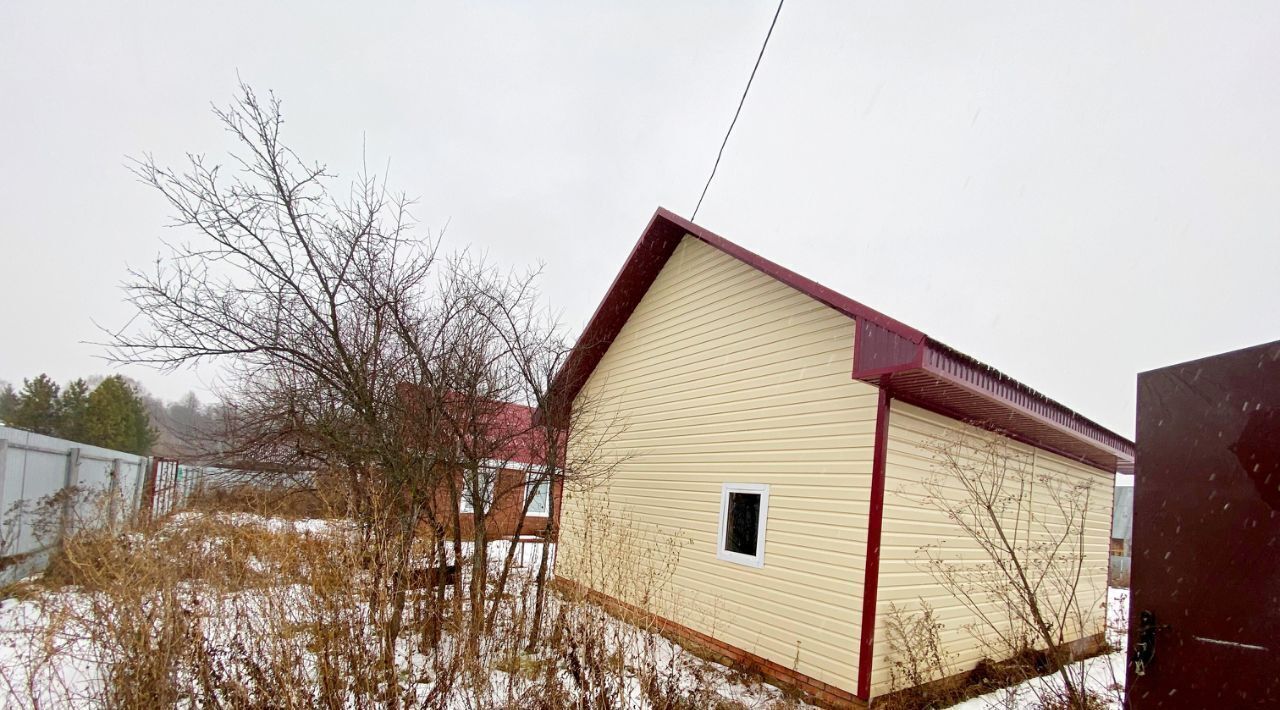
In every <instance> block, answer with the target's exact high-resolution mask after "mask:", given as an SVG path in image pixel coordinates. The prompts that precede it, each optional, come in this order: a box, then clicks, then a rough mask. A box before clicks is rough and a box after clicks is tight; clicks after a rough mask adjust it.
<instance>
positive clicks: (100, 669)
mask: <svg viewBox="0 0 1280 710" xmlns="http://www.w3.org/2000/svg"><path fill="white" fill-rule="evenodd" d="M210 519H213V520H216V521H217V522H219V523H223V524H229V525H231V526H236V527H241V526H245V527H251V528H254V529H260V530H262V531H266V532H269V533H279V534H284V535H295V536H298V537H299V538H306V537H308V536H327V535H341V534H343V532H344V530H345V529H347V526H346V525H344V524H342V523H339V522H333V521H324V520H284V519H274V518H262V517H260V516H255V515H250V514H243V513H221V514H197V513H184V514H179V515H176V516H174V517H173V518H171V519H170V520H169V521H168V522H167V524H166V527H165V528H162V529H161V530H160V531H159V532H156V533H152V534H153V535H154V536H156V537H153V538H152V539H151V540H143V539H141V537H140V536H141V533H133V534H131V535H130V538H134V537H137V539H130V540H128V541H127V544H149V543H154V542H155V540H156V539H157V538H166V537H170V538H171V537H175V536H180V535H182V534H183V533H184V531H186V532H189V533H190V532H193V531H200V533H199V535H195V536H193V538H194V539H193V542H192V544H191V545H190V546H189V547H188V548H186V549H189V550H191V554H192V555H195V556H202V557H201V559H217V558H218V557H219V556H221V555H224V554H225V553H226V551H227V548H228V546H230V545H234V544H236V543H235V541H234V540H231V539H219V538H216V537H214V538H212V539H211V538H209V537H208V534H207V528H202V527H200V526H201V524H202V523H205V522H208V520H210ZM508 544H509V543H506V542H495V543H493V544H492V545H491V546H490V547H489V549H488V553H489V556H490V560H491V566H494V567H496V566H499V565H500V563H501V560H502V559H503V558H505V555H506V553H507V551H508V549H509V547H508ZM517 545H518V548H517V550H516V552H517V555H516V564H517V566H518V569H517V571H516V572H515V574H516V575H521V574H526V575H527V574H528V573H529V570H531V569H535V568H536V567H537V564H538V561H539V557H540V555H541V549H542V546H541V543H539V542H534V541H531V540H521V541H519V542H518V543H517ZM463 552H464V554H470V552H471V550H470V546H469V545H468V546H466V547H464V550H463ZM244 564H245V565H246V566H247V567H249V568H250V569H251V570H252V571H254V572H257V573H270V572H272V571H273V570H274V569H276V568H275V567H273V566H272V564H271V562H270V560H262V559H257V558H254V557H253V556H252V555H250V556H249V557H248V559H247V560H245V562H244ZM195 584H200V583H195ZM195 584H193V587H194V586H195ZM525 588H526V589H527V586H526V587H525ZM196 596H197V595H195V594H193V595H192V600H193V601H191V602H189V604H190V613H192V614H195V615H198V616H200V617H201V618H203V619H205V621H204V622H203V628H204V634H205V638H208V639H209V640H210V643H211V646H212V647H213V648H215V649H217V648H219V647H222V648H227V649H231V648H235V647H239V648H241V649H243V648H244V646H241V645H240V644H243V643H245V642H246V640H248V641H250V642H253V641H257V640H261V638H262V636H263V634H262V633H261V632H250V633H249V634H248V635H247V636H246V635H244V633H243V631H244V629H243V628H241V629H237V628H235V627H236V625H237V624H241V625H245V624H247V625H249V626H253V625H255V624H257V623H258V621H257V619H260V618H266V617H267V612H268V610H270V609H278V608H279V607H280V606H281V605H285V606H289V607H296V608H297V609H305V608H306V607H307V605H308V604H314V603H315V597H314V596H313V595H310V594H308V590H307V587H306V584H305V582H304V583H302V584H299V583H298V580H287V581H285V582H283V583H282V584H281V585H279V586H277V587H275V588H273V589H262V588H254V587H246V588H243V589H239V590H232V591H230V592H227V591H226V590H223V591H222V592H221V593H218V592H211V593H202V594H200V595H199V596H200V599H199V601H195V598H196ZM96 601H97V603H98V604H99V606H94V602H95V599H94V598H93V597H92V595H90V594H88V593H86V592H84V591H82V590H80V589H79V588H74V587H64V588H61V589H57V590H48V589H42V588H30V589H28V590H27V591H26V592H24V593H23V594H21V595H19V597H17V598H8V599H3V600H0V708H36V707H39V708H73V707H75V708H80V707H100V706H101V702H96V701H95V700H96V699H98V698H100V697H101V689H102V688H103V686H104V683H105V680H106V676H105V670H104V669H105V667H106V666H104V665H102V664H101V661H100V659H101V658H102V653H101V652H99V651H97V650H96V649H94V648H93V647H92V645H91V644H90V642H89V641H88V637H89V636H91V635H92V634H91V633H89V632H86V631H84V627H83V625H80V626H79V627H78V626H77V623H76V622H71V623H70V624H68V623H67V621H66V615H69V616H71V617H76V616H79V615H81V614H84V615H92V614H93V613H95V611H96V610H101V609H102V608H103V607H102V606H101V597H100V596H99V597H97V598H96ZM549 603H550V604H551V605H552V608H551V610H549V616H550V617H554V615H555V613H556V611H557V610H559V608H560V607H559V606H558V605H560V604H567V602H562V601H561V600H559V599H558V598H556V597H554V596H553V597H552V598H551V599H550V601H549ZM68 610H71V611H70V613H69V614H68ZM304 613H305V612H304ZM571 613H578V614H581V616H579V617H577V618H579V619H581V622H580V623H584V624H586V626H587V627H588V628H592V629H601V631H600V633H599V638H600V639H601V640H602V641H603V642H604V643H605V645H606V646H607V647H608V648H609V649H612V652H613V653H616V654H617V655H618V656H619V657H620V658H621V659H623V661H624V663H623V666H622V667H623V668H627V669H632V668H645V669H658V671H659V675H658V678H659V681H658V682H661V683H662V684H663V686H664V687H665V688H667V689H669V690H670V689H674V691H675V692H677V693H679V692H683V691H689V692H694V693H699V695H696V696H695V697H697V698H699V700H700V702H699V703H698V704H699V705H706V706H708V707H711V706H715V707H723V708H734V709H737V710H751V709H755V708H771V707H788V708H800V707H806V706H803V705H801V704H797V703H794V702H792V701H789V700H787V699H785V698H784V696H783V694H782V692H781V691H779V690H778V689H776V688H774V687H772V686H769V685H766V684H763V683H761V682H759V681H757V680H755V679H752V678H747V677H743V676H741V675H740V674H738V673H735V672H733V671H731V670H730V669H728V668H726V667H724V666H722V665H719V664H716V663H712V662H708V661H704V660H702V659H699V658H697V657H695V656H693V655H692V654H690V653H688V652H687V651H685V650H684V649H683V648H681V647H679V646H677V645H675V644H672V643H671V642H669V641H667V640H666V639H665V638H663V637H661V636H660V635H658V634H656V633H652V632H650V631H647V630H643V629H639V628H637V627H635V626H631V625H629V624H626V623H625V622H622V621H620V620H618V619H616V618H614V617H611V616H608V615H606V614H604V613H602V612H599V610H598V609H596V608H595V607H589V608H587V607H584V608H582V609H580V610H579V611H576V612H573V611H572V610H571ZM58 614H63V615H64V618H63V619H61V620H59V619H56V618H54V617H55V616H56V615H58ZM255 617H257V619H256V618H255ZM264 628H265V627H264ZM49 629H56V631H54V632H52V633H50V632H49V631H48V630H49ZM442 643H444V644H453V643H455V641H454V640H453V639H452V638H451V637H448V636H446V637H445V639H444V640H443V641H442ZM302 645H303V646H305V643H303V644H302ZM217 652H218V651H216V650H215V653H217ZM243 652H244V651H243V650H242V651H239V653H243ZM398 655H400V657H401V658H403V664H404V665H403V671H404V673H405V674H406V675H407V676H410V677H414V678H424V679H427V680H424V681H420V682H419V685H420V687H419V688H418V689H417V692H418V693H419V694H420V695H419V697H421V698H424V699H425V698H427V697H429V696H430V694H431V691H432V687H433V685H434V681H433V680H431V679H430V677H431V674H430V672H429V668H430V666H429V663H428V661H427V659H426V657H425V656H424V655H423V654H422V652H421V651H420V650H419V649H418V648H416V647H414V646H413V645H412V644H410V643H408V642H406V643H405V644H404V648H403V649H402V650H401V652H400V654H398ZM299 657H300V658H303V659H305V658H307V656H306V654H305V653H303V654H301V655H300V656H299ZM526 660H527V661H529V662H530V663H533V664H543V667H545V664H547V663H551V664H556V663H560V662H562V661H561V659H557V658H555V657H546V658H537V657H528V658H526V657H524V656H523V655H522V656H521V657H520V659H519V661H518V663H524V662H525V661H526ZM307 663H308V664H310V661H307ZM495 665H498V666H501V667H494V668H492V669H491V670H489V671H488V672H489V674H490V675H489V678H488V683H489V686H490V687H491V688H492V695H493V698H492V702H488V701H485V700H483V699H481V701H480V705H476V700H477V698H476V696H475V695H474V694H472V695H470V696H468V697H459V698H458V699H457V700H456V701H455V700H452V699H450V700H446V701H445V702H444V704H443V706H444V707H448V708H453V707H458V708H471V707H483V706H485V705H491V706H495V707H497V706H509V705H510V702H509V700H510V698H512V697H513V693H514V695H515V696H517V697H518V696H519V694H520V693H521V692H522V691H521V688H522V687H529V688H536V687H537V686H536V685H534V683H535V682H536V681H537V679H536V678H532V677H529V676H528V674H527V673H525V672H522V670H523V669H521V668H520V667H518V666H517V667H511V666H510V665H506V666H503V664H501V663H499V664H495ZM560 673H561V674H562V675H563V674H564V673H565V671H561V672H560ZM642 675H644V674H643V673H641V672H631V671H627V672H626V673H624V676H625V677H623V678H622V679H621V680H620V683H621V685H620V686H619V689H618V692H619V696H618V697H619V698H625V699H626V700H625V704H626V706H627V707H632V708H637V709H638V710H644V709H646V708H649V707H652V703H651V702H650V701H649V697H651V692H652V688H646V687H644V686H643V684H642V680H641V676H642ZM645 677H648V678H649V679H650V680H649V682H650V683H652V682H654V681H653V674H648V675H647V676H645ZM411 691H412V689H411ZM482 694H483V691H482ZM440 706H441V705H439V704H433V705H432V707H440Z"/></svg>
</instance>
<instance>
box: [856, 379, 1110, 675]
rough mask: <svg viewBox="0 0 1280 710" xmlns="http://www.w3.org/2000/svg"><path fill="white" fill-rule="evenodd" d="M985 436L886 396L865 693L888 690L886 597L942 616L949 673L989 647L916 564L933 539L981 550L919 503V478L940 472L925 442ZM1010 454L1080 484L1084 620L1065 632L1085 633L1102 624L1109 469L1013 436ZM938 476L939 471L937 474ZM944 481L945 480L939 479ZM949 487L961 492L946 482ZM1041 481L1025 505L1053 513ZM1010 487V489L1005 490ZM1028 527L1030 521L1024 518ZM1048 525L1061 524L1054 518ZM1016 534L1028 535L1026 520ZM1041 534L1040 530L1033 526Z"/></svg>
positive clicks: (995, 611) (964, 556)
mask: <svg viewBox="0 0 1280 710" xmlns="http://www.w3.org/2000/svg"><path fill="white" fill-rule="evenodd" d="M960 436H963V437H968V436H980V437H991V436H993V435H992V434H989V433H987V432H982V431H979V430H977V429H975V428H973V427H970V426H968V425H965V424H962V423H960V422H958V421H956V420H954V419H950V418H947V417H944V416H942V415H939V414H935V413H933V412H928V411H925V410H923V409H920V408H918V407H913V406H910V405H907V404H903V403H901V402H898V401H893V402H892V404H891V410H890V415H889V437H888V441H889V448H888V456H887V458H886V466H885V507H884V522H883V528H882V535H881V548H880V550H881V552H880V584H879V595H878V599H877V605H876V611H877V625H876V636H875V639H876V643H875V662H874V664H873V666H872V695H873V696H876V695H881V694H883V693H886V692H889V691H890V690H892V688H891V687H890V682H889V678H890V677H889V667H890V661H891V659H890V654H891V644H890V639H889V637H888V635H887V632H886V629H885V621H886V618H887V616H888V614H889V605H890V604H891V603H896V604H897V605H898V606H899V607H907V608H909V609H913V610H914V609H918V608H919V601H920V600H921V599H924V600H925V601H927V602H928V603H929V604H930V605H931V606H932V607H933V609H934V611H935V613H936V614H937V617H938V620H939V621H941V622H942V623H943V624H945V627H944V628H943V630H942V642H943V647H944V649H945V650H946V651H947V652H949V653H951V654H953V656H952V661H953V664H952V667H951V668H950V669H949V670H950V672H952V673H959V672H962V671H967V670H969V669H971V668H973V666H974V664H976V663H977V662H978V661H979V660H980V659H982V658H983V657H986V656H989V655H992V654H993V653H994V651H993V650H992V649H990V648H989V647H987V646H985V645H984V643H983V642H981V641H978V640H975V636H974V633H973V632H972V631H970V630H967V629H966V628H965V626H966V625H974V629H973V631H979V630H980V629H981V623H980V621H979V618H978V616H977V615H975V614H973V613H972V612H971V611H970V610H969V609H967V608H966V607H965V606H964V605H962V604H961V602H960V601H959V600H958V599H956V598H955V597H953V596H952V595H951V594H950V593H949V592H948V591H947V589H946V588H945V587H944V586H941V585H938V584H937V583H936V582H935V581H934V578H933V577H932V576H931V575H930V574H929V573H928V572H927V571H926V570H925V569H924V568H923V566H922V565H921V560H922V556H921V553H920V548H921V547H922V546H924V545H933V544H940V545H941V546H940V547H939V548H936V549H937V551H938V554H939V556H940V557H943V558H945V559H948V560H953V561H955V560H965V561H982V560H985V559H987V558H986V556H985V554H984V553H983V552H982V551H981V550H980V549H978V548H977V546H976V545H975V544H974V543H973V542H972V541H971V540H970V539H969V538H967V537H966V536H965V534H964V533H963V532H962V531H961V530H960V529H959V527H958V526H957V525H956V524H955V523H953V522H951V521H949V520H948V519H947V518H946V517H945V516H944V515H943V514H942V513H941V512H939V511H937V510H935V509H933V508H931V507H930V506H929V505H926V504H922V503H921V482H922V481H925V480H927V479H929V478H930V477H937V476H939V475H940V469H939V468H938V466H937V463H936V458H935V454H934V452H933V451H932V450H931V449H930V448H929V447H930V446H931V444H930V442H938V441H956V440H957V437H960ZM1009 445H1010V446H1011V449H1012V451H1013V452H1015V453H1016V455H1018V456H1022V457H1025V458H1024V459H1023V460H1025V461H1029V462H1031V463H1032V466H1033V469H1032V470H1033V473H1034V476H1041V475H1048V476H1052V477H1054V478H1055V479H1056V480H1059V481H1067V482H1071V483H1078V484H1080V485H1082V486H1088V488H1089V498H1088V511H1087V515H1086V517H1085V520H1086V523H1085V543H1084V547H1085V564H1084V577H1083V579H1082V580H1081V582H1080V585H1079V587H1078V592H1079V594H1080V598H1081V599H1082V600H1083V601H1082V603H1081V608H1082V610H1083V611H1084V613H1085V614H1086V617H1085V619H1084V624H1083V626H1084V628H1083V629H1079V630H1077V633H1074V634H1068V639H1069V640H1074V638H1080V637H1084V636H1088V635H1090V634H1094V633H1098V632H1101V631H1102V630H1103V627H1104V624H1105V614H1104V613H1103V611H1102V604H1103V603H1104V601H1105V599H1106V589H1107V565H1108V543H1109V538H1110V525H1111V505H1112V492H1113V491H1112V486H1113V485H1114V481H1113V479H1114V476H1111V475H1108V474H1106V473H1104V472H1102V471H1100V470H1098V469H1095V468H1092V467H1089V466H1085V465H1083V464H1079V463H1076V462H1073V461H1070V460H1069V459H1066V458H1063V457H1061V456H1057V455H1055V454H1052V453H1049V452H1047V451H1044V450H1041V449H1035V448H1032V447H1030V446H1025V445H1022V444H1019V443H1016V442H1009ZM940 480H941V479H940ZM944 485H945V483H944ZM948 490H950V491H952V492H953V493H954V495H957V496H959V495H961V493H959V492H958V491H956V490H955V489H954V488H949V489H948ZM1047 490H1048V486H1046V485H1043V484H1042V485H1039V486H1036V485H1035V484H1034V483H1033V484H1032V493H1031V496H1030V500H1031V502H1032V509H1033V510H1034V511H1035V514H1036V515H1037V516H1038V519H1039V520H1042V521H1046V524H1047V521H1061V520H1062V515H1061V514H1060V513H1059V514H1057V515H1056V516H1055V515H1054V513H1053V508H1054V506H1053V504H1052V501H1051V500H1049V498H1048V496H1047V493H1046V491H1047ZM1011 492H1012V491H1011ZM1031 529H1032V533H1033V534H1034V531H1035V527H1034V526H1032V528H1031ZM1056 529H1059V530H1061V529H1062V523H1061V522H1058V523H1057V525H1056ZM1020 534H1021V535H1022V536H1023V539H1026V538H1027V537H1028V531H1027V526H1025V525H1024V526H1022V527H1021V529H1020ZM1041 534H1043V533H1041ZM985 606H986V611H987V612H988V613H989V614H990V618H993V619H999V620H1001V621H1002V623H1007V622H1005V621H1004V620H1006V619H1007V617H1008V615H1007V613H1006V612H1005V611H1004V609H1002V608H1001V606H1002V605H996V604H991V605H985Z"/></svg>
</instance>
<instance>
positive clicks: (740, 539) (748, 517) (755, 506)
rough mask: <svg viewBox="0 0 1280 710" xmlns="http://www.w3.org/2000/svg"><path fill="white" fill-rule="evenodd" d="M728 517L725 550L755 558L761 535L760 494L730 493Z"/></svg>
mask: <svg viewBox="0 0 1280 710" xmlns="http://www.w3.org/2000/svg"><path fill="white" fill-rule="evenodd" d="M727 517H728V519H727V520H726V521H725V532H724V549H726V550H728V551H729V552H737V553H739V554H743V555H751V556H753V557H754V556H755V554H756V541H757V540H758V537H759V535H760V494H759V493H733V492H730V493H729V515H728V516H727Z"/></svg>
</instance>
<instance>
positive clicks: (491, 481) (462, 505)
mask: <svg viewBox="0 0 1280 710" xmlns="http://www.w3.org/2000/svg"><path fill="white" fill-rule="evenodd" d="M501 474H502V469H501V468H499V467H496V466H493V465H491V462H489V461H485V462H484V463H482V464H480V466H479V467H478V468H477V469H476V475H486V476H488V480H487V481H485V489H484V493H483V494H482V496H483V497H484V501H483V503H484V505H485V506H486V507H485V510H484V514H486V515H487V514H488V513H489V510H490V509H491V508H492V507H493V487H494V486H495V485H497V483H498V476H500V475H501ZM470 492H471V486H469V485H468V482H467V480H466V479H465V478H464V479H463V481H462V491H461V492H460V493H459V495H458V512H459V513H462V514H464V515H475V512H476V509H475V506H474V505H472V501H470V500H468V499H467V494H468V493H470Z"/></svg>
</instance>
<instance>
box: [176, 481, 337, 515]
mask: <svg viewBox="0 0 1280 710" xmlns="http://www.w3.org/2000/svg"><path fill="white" fill-rule="evenodd" d="M334 483H335V482H333V481H328V480H321V481H319V482H318V484H317V485H316V486H302V485H293V484H287V483H258V482H243V483H236V482H231V483H223V482H214V483H210V484H205V485H201V486H199V487H197V488H196V489H195V490H193V491H192V492H191V494H190V495H189V496H188V497H187V499H186V501H185V502H184V504H183V506H184V507H185V508H186V509H187V510H193V511H203V512H224V513H255V514H260V515H266V516H268V517H277V518H291V519H302V518H329V517H333V516H335V515H336V514H337V513H339V512H340V511H342V510H343V507H342V500H341V498H340V497H339V496H338V495H336V494H335V493H334V491H335V487H334Z"/></svg>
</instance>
